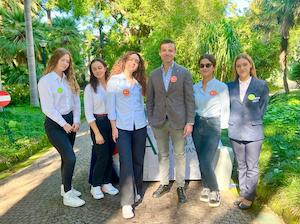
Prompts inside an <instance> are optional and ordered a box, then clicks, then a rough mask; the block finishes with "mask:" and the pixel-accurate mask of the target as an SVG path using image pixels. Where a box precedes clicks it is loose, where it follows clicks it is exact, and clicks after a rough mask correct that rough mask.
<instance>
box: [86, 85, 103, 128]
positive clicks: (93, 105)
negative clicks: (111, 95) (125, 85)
mask: <svg viewBox="0 0 300 224" xmlns="http://www.w3.org/2000/svg"><path fill="white" fill-rule="evenodd" d="M106 101H107V93H106V90H105V89H104V88H103V86H102V85H101V84H100V85H98V86H97V92H96V93H95V91H94V89H93V88H92V86H91V85H90V84H88V85H87V86H86V87H85V90H84V112H85V118H86V120H87V122H88V123H91V122H93V121H95V120H96V119H95V116H94V114H107V110H106Z"/></svg>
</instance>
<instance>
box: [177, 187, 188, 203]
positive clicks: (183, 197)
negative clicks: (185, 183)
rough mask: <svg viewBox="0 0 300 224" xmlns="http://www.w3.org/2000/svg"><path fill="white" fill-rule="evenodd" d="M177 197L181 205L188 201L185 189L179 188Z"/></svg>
mask: <svg viewBox="0 0 300 224" xmlns="http://www.w3.org/2000/svg"><path fill="white" fill-rule="evenodd" d="M177 195H178V202H179V203H185V202H186V201H187V199H186V195H185V190H184V188H183V187H178V188H177Z"/></svg>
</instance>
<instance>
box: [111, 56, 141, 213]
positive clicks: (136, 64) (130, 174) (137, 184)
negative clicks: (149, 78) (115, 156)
mask: <svg viewBox="0 0 300 224" xmlns="http://www.w3.org/2000/svg"><path fill="white" fill-rule="evenodd" d="M114 70H118V71H121V73H119V74H114ZM112 73H113V75H112V76H111V77H110V79H109V81H108V83H107V91H108V118H109V120H110V122H111V126H112V136H113V140H114V141H115V142H116V143H117V148H118V150H119V156H120V192H121V205H122V214H123V217H124V218H126V219H129V218H132V217H133V216H134V213H133V208H132V205H133V204H134V203H135V202H137V201H139V200H140V199H141V196H142V184H143V164H144V155H145V147H146V136H147V129H146V126H147V122H146V116H145V110H144V100H143V96H144V95H145V92H146V78H145V67H144V61H143V59H142V57H141V56H140V55H139V54H138V53H136V52H133V51H130V52H127V53H126V54H125V55H124V56H123V57H122V58H121V59H120V60H119V61H118V62H117V63H116V64H115V65H114V67H113V69H112Z"/></svg>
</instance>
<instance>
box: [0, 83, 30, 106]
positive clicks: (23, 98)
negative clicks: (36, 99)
mask: <svg viewBox="0 0 300 224" xmlns="http://www.w3.org/2000/svg"><path fill="white" fill-rule="evenodd" d="M4 90H5V91H7V92H8V93H9V94H10V96H11V103H10V105H24V104H27V105H28V104H29V103H30V94H29V85H27V84H11V85H5V86H4Z"/></svg>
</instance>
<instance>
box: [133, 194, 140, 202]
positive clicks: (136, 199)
mask: <svg viewBox="0 0 300 224" xmlns="http://www.w3.org/2000/svg"><path fill="white" fill-rule="evenodd" d="M139 200H141V195H139V194H137V195H136V196H135V200H134V202H138V201H139Z"/></svg>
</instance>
